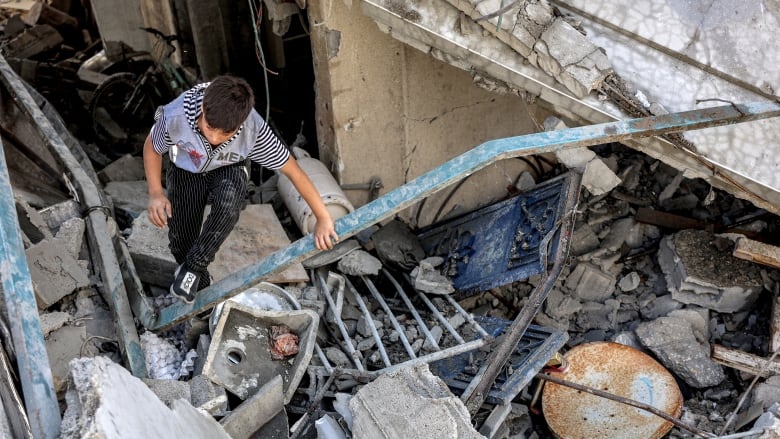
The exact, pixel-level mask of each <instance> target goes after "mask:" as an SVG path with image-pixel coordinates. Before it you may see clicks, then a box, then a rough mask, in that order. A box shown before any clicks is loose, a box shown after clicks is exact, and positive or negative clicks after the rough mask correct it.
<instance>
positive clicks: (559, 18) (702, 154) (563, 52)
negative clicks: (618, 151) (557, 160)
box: [362, 0, 780, 214]
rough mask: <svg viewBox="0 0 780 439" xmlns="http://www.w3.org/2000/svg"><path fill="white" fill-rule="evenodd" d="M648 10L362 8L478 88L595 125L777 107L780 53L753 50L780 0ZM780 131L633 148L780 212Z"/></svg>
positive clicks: (595, 6)
mask: <svg viewBox="0 0 780 439" xmlns="http://www.w3.org/2000/svg"><path fill="white" fill-rule="evenodd" d="M640 3H641V4H638V3H636V2H631V1H630V0H619V1H617V2H615V1H606V0H601V1H591V0H587V1H586V0H550V1H548V0H520V1H516V2H513V3H510V2H508V1H506V0H504V1H502V0H485V1H481V2H479V1H477V0H414V1H412V0H364V1H363V3H362V8H363V11H364V13H365V14H367V15H368V16H369V17H371V18H372V19H374V20H375V21H376V22H377V24H378V25H379V28H380V29H381V30H382V31H384V32H387V33H389V34H390V35H392V36H393V37H394V38H396V39H398V40H400V41H402V42H404V43H406V44H408V45H410V46H412V47H415V48H417V49H419V50H422V51H423V52H426V53H428V54H430V55H431V56H433V57H435V58H437V59H440V60H442V61H444V62H447V63H449V64H451V65H453V66H455V67H458V68H461V69H464V70H467V71H470V72H471V73H472V76H473V77H474V80H475V82H477V83H478V84H480V85H482V86H486V87H487V88H493V89H495V90H496V91H499V90H503V91H506V90H510V91H513V92H515V93H517V94H520V95H524V96H525V97H526V98H527V99H531V100H536V101H537V102H539V103H540V104H542V105H544V106H546V107H549V108H550V109H551V110H553V111H555V112H556V113H558V114H560V115H561V116H563V117H564V118H567V119H569V120H571V121H573V122H575V123H579V124H583V125H587V124H594V123H602V122H607V121H613V120H619V119H625V118H630V117H637V116H646V115H653V114H665V113H667V112H677V111H684V110H690V109H696V108H705V107H707V106H716V105H723V101H730V102H734V103H745V102H753V101H762V100H766V99H768V98H772V96H773V95H772V93H774V91H773V90H774V89H775V88H777V86H778V85H779V84H778V82H780V73H778V71H777V70H776V69H773V68H772V66H771V65H769V64H768V63H771V61H772V60H773V59H774V57H771V56H766V55H763V54H762V53H761V50H766V49H767V48H771V47H774V45H773V44H772V43H771V42H770V41H765V42H764V43H763V44H761V45H760V49H758V50H757V49H756V48H754V47H753V46H751V45H750V44H749V41H750V39H751V38H753V44H754V45H755V41H756V40H758V41H761V39H762V38H763V39H767V38H771V36H772V35H773V32H771V31H768V29H777V21H778V15H780V14H779V13H778V9H780V8H778V7H777V5H774V3H773V2H770V3H772V5H767V7H765V6H764V1H762V0H750V1H748V2H747V3H750V4H751V7H748V8H743V7H742V6H740V8H739V11H738V12H737V11H732V10H731V9H733V8H735V6H729V2H724V1H721V0H713V1H710V2H706V3H708V4H709V5H710V7H709V8H694V7H691V6H690V5H689V4H690V2H686V1H683V0H653V1H652V2H640ZM731 3H732V4H733V2H731ZM730 8H731V9H730ZM496 11H500V12H502V13H503V14H496ZM757 22H760V23H759V24H758V25H756V23H757ZM751 23H752V25H751ZM499 29H500V30H499ZM584 33H587V35H588V36H585V35H584ZM737 78H739V79H737ZM708 99H709V100H708ZM778 134H780V121H778V120H776V119H770V120H764V121H757V122H749V123H745V124H739V125H737V126H726V127H717V128H708V129H705V130H700V131H696V132H686V133H684V134H683V135H680V136H672V137H666V138H658V137H654V138H646V139H636V140H630V141H626V142H625V144H626V145H627V146H630V147H632V148H634V149H637V150H640V151H642V152H644V153H647V154H649V155H651V156H653V157H655V158H657V159H659V160H661V161H663V162H665V163H667V164H669V165H671V166H674V167H675V168H677V169H680V170H682V171H685V176H686V177H689V178H697V177H698V178H704V179H706V180H707V181H709V182H710V183H712V184H713V186H715V187H718V188H721V189H724V190H727V191H729V192H730V193H732V194H733V195H735V196H737V197H739V198H743V199H746V200H749V201H751V202H752V203H754V204H755V205H757V206H759V207H761V208H764V209H767V210H769V211H771V212H774V213H776V214H780V174H778V173H777V172H776V170H777V169H778V167H780V154H778V152H780V147H778V145H776V144H775V143H773V139H774V138H777V136H778Z"/></svg>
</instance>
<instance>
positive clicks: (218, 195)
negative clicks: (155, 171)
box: [166, 164, 247, 289]
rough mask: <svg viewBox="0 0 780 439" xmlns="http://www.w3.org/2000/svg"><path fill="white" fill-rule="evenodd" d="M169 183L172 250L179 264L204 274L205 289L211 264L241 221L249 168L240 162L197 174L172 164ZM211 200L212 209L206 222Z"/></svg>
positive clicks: (167, 176) (169, 169) (169, 234)
mask: <svg viewBox="0 0 780 439" xmlns="http://www.w3.org/2000/svg"><path fill="white" fill-rule="evenodd" d="M166 186H167V190H168V199H169V200H170V202H171V208H172V210H173V216H172V217H171V218H169V219H168V240H169V241H170V243H169V247H170V249H171V253H172V254H173V257H174V258H176V263H177V264H180V265H181V264H185V265H186V266H187V268H188V269H190V270H193V271H195V272H197V273H199V274H200V275H201V281H200V285H199V289H202V288H205V287H207V286H208V285H209V284H210V281H209V273H208V270H207V267H208V266H209V264H211V263H212V262H213V261H214V255H216V253H217V250H219V247H220V246H221V245H222V243H223V242H225V239H227V237H228V235H229V234H230V231H231V230H233V227H234V226H235V225H236V222H238V215H239V213H240V211H241V208H242V206H243V205H244V198H245V195H246V187H247V174H246V170H245V167H244V166H243V164H236V165H230V166H223V167H221V168H217V169H215V170H213V171H209V172H204V173H200V174H193V173H191V172H188V171H185V170H182V169H179V168H177V167H176V166H173V165H171V166H170V167H169V168H168V173H167V175H166ZM207 203H211V212H209V215H208V217H207V218H206V222H203V215H204V211H205V208H206V204H207ZM201 225H202V227H201Z"/></svg>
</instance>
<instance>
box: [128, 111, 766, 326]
mask: <svg viewBox="0 0 780 439" xmlns="http://www.w3.org/2000/svg"><path fill="white" fill-rule="evenodd" d="M778 115H780V104H778V103H776V102H753V103H748V104H744V105H733V106H732V105H724V106H719V107H710V108H704V109H700V110H693V111H685V112H680V113H670V114H665V115H662V116H652V117H645V118H638V119H627V120H621V121H617V122H607V123H601V124H596V125H589V126H584V127H577V128H568V129H564V130H557V131H547V132H542V133H535V134H528V135H524V136H517V137H508V138H504V139H496V140H491V141H488V142H485V143H483V144H481V145H479V146H476V147H474V148H472V149H470V150H469V151H467V152H465V153H463V154H461V155H459V156H457V157H455V158H453V159H451V160H449V161H448V162H446V163H444V164H442V165H440V166H438V167H436V168H435V169H433V170H431V171H429V172H427V173H425V174H423V175H421V176H419V177H417V178H415V179H414V180H412V181H410V182H408V183H406V184H404V185H402V186H400V187H397V188H395V189H393V190H391V191H389V192H387V193H386V194H385V195H383V196H381V197H379V198H377V199H376V200H374V201H371V202H370V203H367V204H365V205H363V206H361V207H360V208H358V209H356V210H355V211H354V212H352V213H350V214H348V215H346V216H344V217H342V218H339V219H338V220H337V221H336V232H338V234H339V237H340V239H342V240H343V239H347V238H349V237H351V236H353V235H355V234H356V233H358V232H360V231H361V230H363V229H365V228H366V227H369V226H371V225H373V224H376V223H377V222H380V221H382V220H384V219H387V218H390V217H391V216H393V215H395V214H396V213H398V212H400V211H402V210H404V209H406V208H408V207H410V206H412V205H414V204H415V203H417V202H419V201H420V200H421V199H423V198H425V197H427V196H429V195H431V194H433V193H434V192H437V191H438V190H440V189H443V188H445V187H447V186H449V185H451V184H453V183H455V182H457V181H459V180H461V179H462V178H463V177H464V176H465V175H469V174H473V173H475V172H477V171H479V170H480V169H483V168H485V167H486V166H488V165H490V164H492V163H495V162H497V161H499V160H503V159H507V158H512V157H522V156H527V155H534V154H542V153H547V152H556V151H561V150H564V149H569V148H576V147H582V146H591V145H599V144H605V143H611V142H620V141H624V140H629V139H635V138H639V137H649V136H657V135H662V134H668V133H674V132H682V131H690V130H696V129H701V128H707V127H714V126H722V125H727V124H734V123H742V122H750V121H754V120H759V119H767V118H771V117H776V116H778ZM316 251H317V250H316V249H315V248H314V240H313V238H312V235H311V234H309V235H306V236H305V237H303V238H301V239H299V240H297V241H295V242H294V243H292V244H291V245H289V246H287V247H285V248H283V249H280V250H278V251H276V252H274V253H273V254H271V255H269V256H268V257H266V258H265V259H263V260H262V261H260V262H259V263H257V264H254V265H250V266H248V267H246V268H244V269H242V270H239V271H237V272H235V273H232V274H231V275H229V276H227V277H226V278H224V279H222V280H220V281H219V282H216V283H214V284H213V285H211V286H210V287H208V288H206V289H204V290H202V291H200V292H199V293H198V296H197V297H196V298H195V301H194V302H193V303H191V304H188V303H177V304H173V305H171V306H168V307H166V308H164V309H162V310H160V312H159V315H158V316H156V317H155V316H154V315H153V314H152V313H153V311H152V310H148V309H147V310H146V312H144V313H142V315H140V316H138V317H139V319H140V320H141V323H143V324H144V326H146V327H147V328H148V329H151V330H157V329H161V328H164V327H169V326H172V325H174V324H176V323H178V322H180V321H183V320H185V319H187V318H188V317H190V316H192V315H194V314H197V313H199V312H202V311H204V310H206V309H208V308H210V307H213V306H214V305H216V304H217V303H219V302H221V301H223V300H225V299H227V298H228V297H231V296H233V295H235V294H238V293H239V292H241V291H243V290H245V289H247V288H249V287H250V286H252V285H255V284H256V283H257V282H259V281H261V280H263V279H265V278H267V277H268V276H270V275H272V274H274V273H277V272H279V271H281V270H284V269H285V268H287V267H289V266H290V265H292V264H294V263H296V262H300V261H302V260H303V259H305V258H307V257H309V256H311V255H313V254H314V253H315V252H316Z"/></svg>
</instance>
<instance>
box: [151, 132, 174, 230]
mask: <svg viewBox="0 0 780 439" xmlns="http://www.w3.org/2000/svg"><path fill="white" fill-rule="evenodd" d="M162 162H163V158H162V156H161V155H160V154H158V153H157V151H155V150H154V146H152V137H151V135H149V136H147V137H146V141H145V142H144V173H145V174H146V184H147V185H148V186H149V205H148V207H147V213H148V215H149V220H150V221H151V222H152V224H154V225H155V226H157V227H164V226H166V225H167V224H168V218H170V217H171V216H172V215H173V211H172V210H171V202H170V201H169V200H168V197H166V196H165V191H164V190H163V185H162Z"/></svg>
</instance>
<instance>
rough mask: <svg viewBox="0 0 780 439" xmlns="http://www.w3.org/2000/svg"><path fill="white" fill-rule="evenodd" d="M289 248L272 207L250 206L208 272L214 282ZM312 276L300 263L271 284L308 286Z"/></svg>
mask: <svg viewBox="0 0 780 439" xmlns="http://www.w3.org/2000/svg"><path fill="white" fill-rule="evenodd" d="M288 245H290V239H289V238H288V237H287V234H286V233H285V231H284V228H283V227H282V224H281V223H279V219H278V218H277V217H276V213H274V209H273V207H271V205H269V204H250V205H248V206H247V207H246V209H244V210H243V211H242V212H241V215H240V216H239V219H238V224H236V226H235V227H234V228H233V231H231V232H230V235H229V236H228V238H227V239H226V240H225V242H224V243H223V244H222V247H220V248H219V251H218V252H217V255H216V258H215V259H214V262H212V263H211V265H209V272H210V273H211V275H212V276H213V277H214V282H216V281H219V280H220V279H222V278H225V277H227V276H228V275H230V274H233V273H235V272H237V271H239V270H241V269H243V268H245V267H248V266H250V265H255V264H257V263H259V262H260V261H262V260H263V259H264V258H265V257H266V256H268V255H270V254H271V253H273V252H275V251H277V250H280V249H282V248H285V247H287V246H288ZM308 281H309V276H308V275H307V274H306V270H304V268H303V266H302V265H301V264H300V263H298V264H295V265H293V266H292V267H290V268H288V269H286V270H284V271H282V272H281V273H279V274H277V275H273V276H271V277H270V278H269V279H268V282H272V283H297V282H308Z"/></svg>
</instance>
